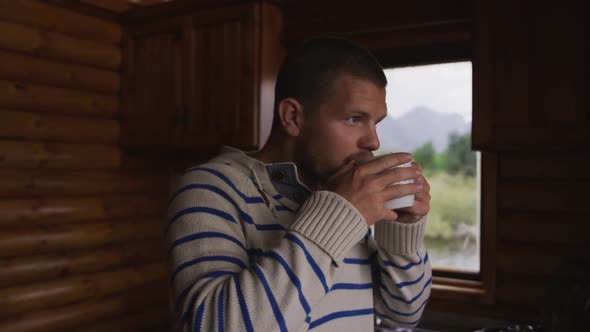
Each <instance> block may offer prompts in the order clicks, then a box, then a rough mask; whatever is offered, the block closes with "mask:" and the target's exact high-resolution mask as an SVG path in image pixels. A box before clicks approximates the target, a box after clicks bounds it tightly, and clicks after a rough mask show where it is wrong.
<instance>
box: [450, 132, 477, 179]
mask: <svg viewBox="0 0 590 332" xmlns="http://www.w3.org/2000/svg"><path fill="white" fill-rule="evenodd" d="M444 155H445V160H446V166H447V167H446V169H447V171H448V172H449V173H450V174H457V173H463V174H465V175H467V176H475V174H476V172H477V170H476V169H475V168H476V162H475V152H473V151H471V135H470V134H464V135H459V134H457V133H451V134H450V135H449V145H448V146H447V149H446V150H445V152H444Z"/></svg>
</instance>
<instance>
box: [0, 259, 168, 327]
mask: <svg viewBox="0 0 590 332" xmlns="http://www.w3.org/2000/svg"><path fill="white" fill-rule="evenodd" d="M165 278H166V266H165V264H162V263H154V264H148V265H144V266H140V267H133V268H126V269H121V270H114V271H108V272H101V273H93V274H89V275H82V276H76V277H70V278H64V279H58V280H55V281H44V282H40V283H35V284H31V285H25V286H13V287H10V288H5V289H0V306H1V307H2V308H3V309H2V311H0V317H2V318H3V317H7V316H10V315H14V314H22V313H26V312H30V311H35V310H39V309H43V308H47V307H54V306H59V305H64V304H70V303H74V302H78V301H82V300H89V299H93V298H99V297H104V296H107V295H111V294H114V293H117V292H121V291H124V290H126V289H130V288H136V287H140V286H142V285H145V284H148V283H151V282H155V281H159V280H164V279H165Z"/></svg>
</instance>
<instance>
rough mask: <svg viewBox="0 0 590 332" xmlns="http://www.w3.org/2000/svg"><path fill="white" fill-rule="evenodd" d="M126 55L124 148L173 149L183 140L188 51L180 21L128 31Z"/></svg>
mask: <svg viewBox="0 0 590 332" xmlns="http://www.w3.org/2000/svg"><path fill="white" fill-rule="evenodd" d="M124 50H125V52H126V54H125V64H124V66H123V68H124V69H123V82H124V85H123V91H122V99H123V109H122V112H121V126H122V128H123V130H122V133H121V144H122V146H124V147H131V148H133V149H136V150H137V149H143V150H161V149H167V150H170V149H173V148H174V147H175V146H176V145H177V144H178V142H179V140H181V139H182V138H181V131H180V127H181V123H182V117H183V111H184V109H185V108H186V107H185V104H186V103H184V102H183V98H184V95H183V90H182V89H183V88H184V86H186V83H185V82H184V81H185V80H186V79H185V76H184V74H183V67H184V64H183V62H185V60H186V53H185V52H186V45H185V39H184V33H183V21H182V19H175V20H168V21H162V22H158V23H150V25H149V26H142V27H134V28H132V29H129V33H128V36H127V38H126V42H125V46H124Z"/></svg>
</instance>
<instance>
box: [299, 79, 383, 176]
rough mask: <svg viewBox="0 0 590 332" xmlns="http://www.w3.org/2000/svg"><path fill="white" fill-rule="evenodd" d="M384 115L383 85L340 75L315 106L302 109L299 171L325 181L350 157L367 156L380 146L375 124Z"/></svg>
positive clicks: (360, 157) (353, 158)
mask: <svg viewBox="0 0 590 332" xmlns="http://www.w3.org/2000/svg"><path fill="white" fill-rule="evenodd" d="M386 115H387V106H386V104H385V89H384V88H383V89H382V88H379V87H378V86H376V85H375V84H374V83H372V82H370V81H367V80H364V79H359V78H356V77H353V76H350V75H342V76H340V77H339V78H338V79H336V80H335V81H334V82H333V86H332V90H331V94H330V95H329V96H328V97H327V98H326V99H325V100H324V101H323V102H322V103H321V105H320V106H319V107H318V108H317V109H316V110H314V111H312V112H309V111H307V112H306V111H305V110H304V121H303V127H302V130H301V134H300V136H299V137H298V138H297V147H296V156H295V157H296V159H297V160H296V162H297V164H298V166H299V167H300V169H301V171H302V172H304V174H305V175H306V176H308V177H311V179H310V180H312V181H319V182H324V181H325V180H327V179H328V178H329V177H330V176H331V175H332V174H334V172H336V171H337V170H338V169H339V168H340V167H342V166H344V165H345V164H346V163H347V162H349V161H350V160H351V159H352V160H358V159H364V158H368V157H370V156H371V155H372V154H371V151H374V150H377V149H378V148H379V138H378V137H377V132H376V128H375V125H376V124H377V123H378V122H379V121H381V120H382V119H383V118H384V117H385V116H386Z"/></svg>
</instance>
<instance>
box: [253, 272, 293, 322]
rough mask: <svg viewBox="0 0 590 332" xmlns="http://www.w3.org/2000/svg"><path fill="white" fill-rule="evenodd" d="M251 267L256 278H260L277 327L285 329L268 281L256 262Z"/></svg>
mask: <svg viewBox="0 0 590 332" xmlns="http://www.w3.org/2000/svg"><path fill="white" fill-rule="evenodd" d="M253 268H254V272H255V273H256V275H257V276H258V278H259V279H260V282H262V286H263V287H264V292H265V293H266V297H267V298H268V301H269V302H270V307H271V308H272V312H273V313H274V315H275V319H276V320H277V323H278V324H279V328H280V330H281V332H285V331H287V325H286V324H285V318H284V317H283V314H282V313H281V309H280V308H279V305H278V304H277V300H276V299H275V297H274V295H273V294H272V290H271V289H270V285H269V284H268V281H267V280H266V277H265V276H264V272H262V270H261V269H260V267H258V265H257V264H254V266H253Z"/></svg>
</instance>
